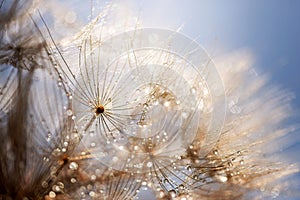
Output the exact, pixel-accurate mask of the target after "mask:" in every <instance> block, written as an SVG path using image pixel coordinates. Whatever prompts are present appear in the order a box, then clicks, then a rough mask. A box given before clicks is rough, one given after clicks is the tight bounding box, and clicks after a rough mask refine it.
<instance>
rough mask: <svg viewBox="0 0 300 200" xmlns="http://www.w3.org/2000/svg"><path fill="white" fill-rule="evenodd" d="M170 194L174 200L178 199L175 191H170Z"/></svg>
mask: <svg viewBox="0 0 300 200" xmlns="http://www.w3.org/2000/svg"><path fill="white" fill-rule="evenodd" d="M169 194H170V196H171V197H172V198H175V197H176V191H175V190H170V191H169Z"/></svg>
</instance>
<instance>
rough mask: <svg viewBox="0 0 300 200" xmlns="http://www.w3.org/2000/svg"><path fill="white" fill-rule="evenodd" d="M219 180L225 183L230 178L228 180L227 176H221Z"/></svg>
mask: <svg viewBox="0 0 300 200" xmlns="http://www.w3.org/2000/svg"><path fill="white" fill-rule="evenodd" d="M219 180H220V181H221V182H223V183H225V182H226V181H227V180H228V178H227V176H219Z"/></svg>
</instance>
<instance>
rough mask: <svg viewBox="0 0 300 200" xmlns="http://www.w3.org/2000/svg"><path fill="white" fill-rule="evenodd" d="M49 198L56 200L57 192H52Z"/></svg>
mask: <svg viewBox="0 0 300 200" xmlns="http://www.w3.org/2000/svg"><path fill="white" fill-rule="evenodd" d="M49 197H50V198H51V199H54V198H55V197H56V194H55V192H53V191H50V192H49Z"/></svg>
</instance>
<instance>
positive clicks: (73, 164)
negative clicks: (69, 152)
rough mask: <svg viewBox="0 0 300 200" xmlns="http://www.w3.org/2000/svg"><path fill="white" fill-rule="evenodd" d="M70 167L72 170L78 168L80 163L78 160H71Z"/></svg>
mask: <svg viewBox="0 0 300 200" xmlns="http://www.w3.org/2000/svg"><path fill="white" fill-rule="evenodd" d="M69 168H70V169H71V170H77V169H78V164H77V163H76V162H71V163H70V165H69Z"/></svg>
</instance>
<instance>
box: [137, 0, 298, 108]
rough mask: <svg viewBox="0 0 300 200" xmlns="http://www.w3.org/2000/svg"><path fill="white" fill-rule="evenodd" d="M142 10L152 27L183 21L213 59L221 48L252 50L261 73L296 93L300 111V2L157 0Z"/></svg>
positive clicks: (188, 30)
mask: <svg viewBox="0 0 300 200" xmlns="http://www.w3.org/2000/svg"><path fill="white" fill-rule="evenodd" d="M139 8H140V10H141V15H142V17H143V18H145V19H146V24H147V25H149V26H157V25H158V24H162V25H161V26H163V27H168V28H174V27H176V26H178V24H183V28H182V32H183V33H185V34H187V35H188V36H190V37H192V38H198V39H197V40H198V42H199V43H201V44H202V45H203V46H204V47H205V48H207V49H208V52H209V53H211V54H212V56H213V57H214V54H218V48H222V52H223V53H224V52H230V51H234V50H238V49H241V48H247V49H249V50H250V51H251V52H252V53H253V54H254V56H255V67H256V68H257V70H258V71H259V72H260V73H262V74H264V73H268V74H270V75H271V79H272V81H273V82H274V83H277V84H280V85H281V86H282V87H283V88H287V89H289V90H291V91H293V92H294V93H295V95H296V97H297V98H296V99H295V100H294V101H293V104H294V106H295V107H297V108H296V109H298V110H299V111H300V78H299V77H298V76H299V74H300V55H299V53H300V38H299V37H300V21H299V20H300V12H299V9H300V1H297V0H294V1H292V0H285V1H283V0H264V1H260V0H254V1H253V0H247V1H237V0H229V1H214V0H213V1H208V0H207V1H203V0H200V1H195V0H187V1H179V0H177V1H174V0H172V1H171V0H164V1H159V0H154V1H142V2H140V3H139ZM162 21H165V24H164V22H162Z"/></svg>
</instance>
